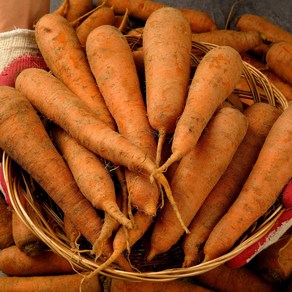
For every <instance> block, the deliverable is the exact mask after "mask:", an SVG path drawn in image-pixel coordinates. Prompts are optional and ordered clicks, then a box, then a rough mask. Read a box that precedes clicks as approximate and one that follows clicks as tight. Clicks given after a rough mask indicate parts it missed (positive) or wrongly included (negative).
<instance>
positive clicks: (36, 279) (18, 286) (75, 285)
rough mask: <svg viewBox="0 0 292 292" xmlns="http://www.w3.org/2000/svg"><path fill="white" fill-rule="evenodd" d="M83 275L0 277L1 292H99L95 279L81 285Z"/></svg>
mask: <svg viewBox="0 0 292 292" xmlns="http://www.w3.org/2000/svg"><path fill="white" fill-rule="evenodd" d="M83 277H84V275H82V274H71V275H53V276H31V277H2V278H0V285H1V290H2V291H5V292H24V291H30V292H40V291H42V292H51V291H62V292H79V291H80V286H81V287H82V289H81V291H88V292H90V291H94V292H101V291H102V289H101V286H100V283H99V280H98V278H97V277H95V278H92V279H90V281H88V282H87V283H86V284H83V283H82V285H81V281H82V279H83Z"/></svg>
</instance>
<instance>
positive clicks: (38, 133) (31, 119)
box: [0, 71, 101, 243]
mask: <svg viewBox="0 0 292 292" xmlns="http://www.w3.org/2000/svg"><path fill="white" fill-rule="evenodd" d="M44 72H46V71H44ZM46 73H48V72H46ZM48 74H49V73H48ZM0 104H1V107H0V136H1V140H0V147H1V148H2V149H3V150H4V151H5V152H6V153H7V155H8V156H9V157H11V159H13V160H14V161H15V162H16V163H18V165H20V166H21V167H22V168H23V169H24V170H25V171H26V172H27V173H29V174H30V175H31V176H32V178H33V179H34V180H35V181H36V182H37V183H38V184H39V185H40V186H41V187H42V188H43V190H44V191H45V192H46V193H47V194H48V195H49V196H50V197H51V198H52V199H53V200H54V201H55V202H56V204H57V205H58V206H59V207H60V208H61V209H62V210H63V212H64V213H65V214H66V215H67V216H68V217H69V218H71V220H72V222H73V223H74V224H75V225H76V227H77V228H78V230H79V231H80V232H81V233H82V234H83V235H84V237H85V238H86V239H87V240H88V241H89V242H91V243H94V241H95V240H96V239H97V236H98V233H99V231H100V227H101V219H100V217H99V216H98V215H97V213H96V210H95V209H94V208H93V206H92V205H91V204H90V203H89V201H88V200H87V199H86V198H85V197H84V196H83V195H82V193H81V192H80V190H79V189H78V187H77V185H76V183H75V181H74V178H73V176H72V174H71V172H70V170H69V168H68V167H67V165H66V163H65V161H64V160H63V158H62V156H61V155H60V154H59V153H58V151H57V150H56V148H55V146H54V145H53V143H52V141H51V139H50V137H49V135H48V133H47V132H46V130H45V128H44V125H43V123H42V121H41V119H40V117H39V116H38V115H37V113H36V111H35V109H34V108H33V106H32V105H31V103H30V102H29V101H28V99H27V98H26V97H25V96H24V95H23V94H21V93H20V92H19V91H17V90H16V89H15V88H12V87H8V86H2V87H1V89H0Z"/></svg>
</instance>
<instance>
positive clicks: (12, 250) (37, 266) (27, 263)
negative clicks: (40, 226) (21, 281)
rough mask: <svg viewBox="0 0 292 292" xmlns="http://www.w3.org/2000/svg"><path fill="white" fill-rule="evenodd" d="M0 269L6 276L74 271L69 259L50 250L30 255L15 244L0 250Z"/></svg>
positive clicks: (56, 273) (55, 273)
mask: <svg viewBox="0 0 292 292" xmlns="http://www.w3.org/2000/svg"><path fill="white" fill-rule="evenodd" d="M0 270H1V271H2V272H3V273H5V274H6V275H8V276H37V275H58V274H59V275H61V274H68V273H72V272H73V271H74V270H73V267H72V266H71V264H70V262H69V261H67V260H66V259H65V258H63V257H62V256H61V255H58V254H56V253H54V252H53V251H51V250H46V251H43V252H42V253H40V254H38V255H35V256H33V257H32V256H28V255H27V254H25V253H24V252H22V251H21V250H20V249H19V248H18V247H17V246H16V245H12V246H10V247H7V248H4V249H2V250H1V251H0Z"/></svg>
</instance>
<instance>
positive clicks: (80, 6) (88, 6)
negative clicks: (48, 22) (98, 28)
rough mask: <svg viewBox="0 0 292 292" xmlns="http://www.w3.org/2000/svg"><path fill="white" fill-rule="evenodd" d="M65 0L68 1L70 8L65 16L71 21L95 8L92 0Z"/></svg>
mask: <svg viewBox="0 0 292 292" xmlns="http://www.w3.org/2000/svg"><path fill="white" fill-rule="evenodd" d="M64 2H65V3H66V2H67V3H68V4H67V6H68V8H67V10H66V14H65V15H64V17H65V18H66V19H67V20H68V21H70V22H71V21H74V20H76V19H77V18H79V17H80V16H82V15H83V14H86V13H87V12H89V11H90V10H92V9H93V8H94V5H93V1H92V0H83V1H80V0H64ZM65 5H66V4H65ZM61 6H62V4H61Z"/></svg>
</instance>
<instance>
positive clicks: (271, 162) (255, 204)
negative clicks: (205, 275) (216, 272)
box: [204, 102, 292, 261]
mask: <svg viewBox="0 0 292 292" xmlns="http://www.w3.org/2000/svg"><path fill="white" fill-rule="evenodd" d="M291 127H292V103H291V102H289V106H288V108H287V109H285V110H284V112H282V113H281V115H280V116H279V118H278V119H277V120H276V121H275V123H274V124H273V126H272V128H271V130H270V131H269V133H268V135H267V137H266V139H265V142H264V144H263V146H262V148H261V150H260V153H259V155H258V158H257V161H256V162H255V164H254V166H253V168H252V170H251V172H250V174H249V176H248V178H247V180H246V182H245V184H244V186H243V187H242V190H241V192H240V194H239V195H238V197H237V199H236V200H235V201H234V203H233V204H232V205H231V207H230V208H229V210H228V211H227V213H226V214H225V215H224V216H223V217H222V218H221V219H220V221H219V222H218V223H217V224H216V226H215V227H214V229H213V230H212V232H211V234H210V236H209V238H208V239H207V241H206V243H205V246H204V253H205V259H204V260H205V261H208V260H211V259H214V258H216V257H218V256H220V255H222V254H224V253H225V252H227V251H229V250H230V249H231V248H232V247H233V245H234V244H235V242H236V241H237V240H238V239H239V238H240V237H241V235H242V234H243V233H244V232H245V231H247V230H248V228H249V227H250V226H251V225H252V224H253V223H254V222H256V220H257V219H258V218H260V217H261V216H262V215H264V214H265V212H266V211H267V210H268V209H269V208H270V207H271V206H272V205H273V204H274V202H275V201H276V199H277V197H278V196H279V194H280V192H281V191H282V189H283V188H284V186H285V185H286V184H287V183H288V181H289V179H290V178H291V173H292V156H291V152H292V128H291Z"/></svg>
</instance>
